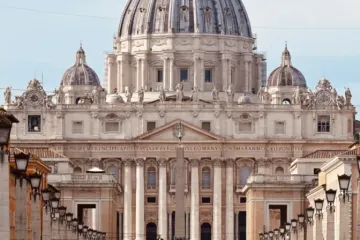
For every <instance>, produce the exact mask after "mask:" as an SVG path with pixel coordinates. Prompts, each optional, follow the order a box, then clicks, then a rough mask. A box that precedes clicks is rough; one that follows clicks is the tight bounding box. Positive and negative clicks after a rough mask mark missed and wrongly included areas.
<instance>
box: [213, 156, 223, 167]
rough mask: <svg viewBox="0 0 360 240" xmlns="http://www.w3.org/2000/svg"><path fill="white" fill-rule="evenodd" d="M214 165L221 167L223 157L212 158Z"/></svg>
mask: <svg viewBox="0 0 360 240" xmlns="http://www.w3.org/2000/svg"><path fill="white" fill-rule="evenodd" d="M212 162H213V164H214V167H221V163H222V159H221V158H214V159H212Z"/></svg>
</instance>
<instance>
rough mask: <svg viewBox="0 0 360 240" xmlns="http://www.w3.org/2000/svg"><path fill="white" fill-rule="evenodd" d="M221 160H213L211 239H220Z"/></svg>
mask: <svg viewBox="0 0 360 240" xmlns="http://www.w3.org/2000/svg"><path fill="white" fill-rule="evenodd" d="M221 162H222V161H221V159H214V161H213V163H214V181H213V182H214V197H213V233H212V239H213V240H219V239H221V238H222V233H221V226H222V221H221V220H222V216H221V198H222V194H221Z"/></svg>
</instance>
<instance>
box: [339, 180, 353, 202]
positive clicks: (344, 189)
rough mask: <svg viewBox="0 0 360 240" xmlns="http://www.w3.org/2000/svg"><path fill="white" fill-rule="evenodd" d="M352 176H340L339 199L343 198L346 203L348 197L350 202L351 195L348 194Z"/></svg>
mask: <svg viewBox="0 0 360 240" xmlns="http://www.w3.org/2000/svg"><path fill="white" fill-rule="evenodd" d="M350 180H351V175H346V174H343V175H338V181H339V188H340V191H341V193H340V194H339V198H341V197H342V198H343V201H344V203H345V200H346V197H348V201H349V200H350V194H349V193H348V189H349V185H350Z"/></svg>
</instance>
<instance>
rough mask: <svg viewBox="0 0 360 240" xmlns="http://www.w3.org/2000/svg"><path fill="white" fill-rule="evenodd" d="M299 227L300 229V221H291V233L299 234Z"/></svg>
mask: <svg viewBox="0 0 360 240" xmlns="http://www.w3.org/2000/svg"><path fill="white" fill-rule="evenodd" d="M297 227H298V220H296V219H291V231H292V232H293V233H297Z"/></svg>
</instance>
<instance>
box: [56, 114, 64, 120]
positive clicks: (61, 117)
mask: <svg viewBox="0 0 360 240" xmlns="http://www.w3.org/2000/svg"><path fill="white" fill-rule="evenodd" d="M56 117H57V118H59V119H63V118H64V113H63V112H57V113H56Z"/></svg>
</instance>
